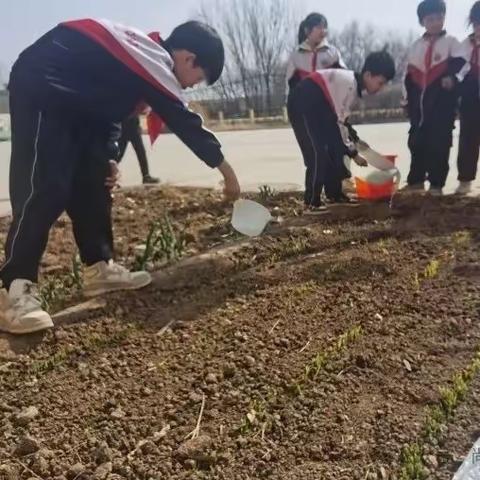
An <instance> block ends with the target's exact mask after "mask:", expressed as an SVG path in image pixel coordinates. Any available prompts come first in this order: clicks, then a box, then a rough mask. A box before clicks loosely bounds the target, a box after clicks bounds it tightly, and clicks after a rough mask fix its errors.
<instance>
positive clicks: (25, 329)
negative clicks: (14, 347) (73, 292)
mask: <svg viewBox="0 0 480 480" xmlns="http://www.w3.org/2000/svg"><path fill="white" fill-rule="evenodd" d="M49 328H53V321H52V318H51V317H50V315H49V314H48V313H47V312H46V311H45V310H43V309H42V303H41V301H40V297H39V295H38V291H37V285H35V284H34V283H32V282H30V281H29V280H21V279H18V280H14V281H13V282H12V284H11V285H10V289H9V291H8V293H7V291H6V290H1V291H0V330H2V331H4V332H7V333H12V334H14V335H23V334H27V333H34V332H40V331H42V330H47V329H49Z"/></svg>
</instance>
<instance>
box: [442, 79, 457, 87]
mask: <svg viewBox="0 0 480 480" xmlns="http://www.w3.org/2000/svg"><path fill="white" fill-rule="evenodd" d="M442 87H443V88H444V89H445V90H453V89H454V88H455V80H454V79H453V78H452V77H444V78H442Z"/></svg>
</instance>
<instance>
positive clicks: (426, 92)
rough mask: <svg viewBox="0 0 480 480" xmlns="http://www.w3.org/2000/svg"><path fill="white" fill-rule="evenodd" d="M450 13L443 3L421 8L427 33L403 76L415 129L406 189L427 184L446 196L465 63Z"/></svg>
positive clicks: (429, 0) (435, 0)
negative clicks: (448, 27) (451, 31)
mask: <svg viewBox="0 0 480 480" xmlns="http://www.w3.org/2000/svg"><path fill="white" fill-rule="evenodd" d="M446 11H447V9H446V4H445V2H444V1H443V0H424V1H422V2H421V3H420V4H419V6H418V10H417V14H418V20H419V22H420V24H421V25H422V26H423V27H424V28H425V33H424V34H423V35H422V37H421V38H419V39H418V40H417V41H416V42H415V43H414V44H413V45H412V47H411V48H410V51H409V54H408V70H407V75H406V78H405V89H406V101H407V112H408V117H409V119H410V125H411V127H410V132H409V139H408V146H409V148H410V152H411V166H410V173H409V175H408V187H407V189H410V190H423V189H424V188H425V181H426V180H428V181H429V183H430V193H431V194H433V195H442V193H443V187H444V186H445V183H446V180H447V176H448V171H449V156H450V149H451V147H452V137H453V128H454V122H455V114H456V107H457V100H458V95H457V82H458V79H457V74H458V73H459V71H460V70H461V69H462V67H463V66H464V64H465V60H464V59H463V58H461V57H460V52H459V47H460V44H459V42H458V40H457V39H456V38H454V37H452V36H450V35H448V34H447V32H446V31H445V30H444V25H445V16H446Z"/></svg>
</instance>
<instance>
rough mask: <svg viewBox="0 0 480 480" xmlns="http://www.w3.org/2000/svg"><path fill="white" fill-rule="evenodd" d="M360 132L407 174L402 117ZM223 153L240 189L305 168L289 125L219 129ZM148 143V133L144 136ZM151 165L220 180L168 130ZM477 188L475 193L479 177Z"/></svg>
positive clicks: (1, 153)
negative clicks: (400, 119)
mask: <svg viewBox="0 0 480 480" xmlns="http://www.w3.org/2000/svg"><path fill="white" fill-rule="evenodd" d="M358 130H359V133H360V135H361V137H362V138H364V139H365V140H366V141H367V142H368V143H370V144H371V145H372V146H374V147H376V149H377V150H379V151H381V152H383V153H386V154H397V155H398V156H399V161H398V166H399V167H400V170H401V172H402V175H403V178H405V177H406V174H407V172H408V165H409V155H408V149H407V145H406V138H407V131H408V125H407V124H405V123H395V124H382V125H365V126H360V127H359V128H358ZM455 134H456V135H455V148H454V149H453V150H452V156H451V159H452V160H451V164H452V170H451V172H450V176H449V181H448V185H447V191H452V190H453V189H454V188H455V187H456V183H457V182H456V176H457V171H456V166H455V163H456V162H455V160H456V155H457V143H458V139H457V136H458V129H457V130H456V131H455ZM219 137H220V140H221V142H222V144H223V145H224V151H225V153H226V155H227V158H228V159H229V160H230V161H231V163H232V164H233V166H234V167H235V169H236V170H237V172H238V175H239V177H240V181H241V183H242V186H243V188H244V189H257V188H258V186H259V185H263V184H269V185H271V186H273V187H275V188H277V189H278V188H301V186H302V183H303V176H304V170H303V166H302V163H301V157H300V153H299V150H298V147H297V145H296V142H295V139H294V137H293V133H292V131H291V130H290V129H276V130H252V131H242V132H225V133H220V134H219ZM145 142H146V144H148V141H147V139H145ZM9 156H10V144H9V143H8V142H6V143H0V213H2V212H3V213H5V212H6V211H8V208H9V204H8V201H1V199H7V198H8V163H9ZM149 156H150V164H151V170H152V173H153V174H154V175H157V176H159V177H160V178H161V179H162V180H163V181H164V182H167V183H170V184H172V185H191V186H207V187H216V186H218V185H219V181H220V180H221V178H220V176H219V174H218V172H216V171H214V170H211V169H209V168H208V167H206V166H205V165H204V164H203V163H202V162H200V161H199V160H197V159H196V157H195V156H194V155H193V154H192V153H191V152H190V151H189V150H188V149H187V148H186V147H185V146H184V145H183V144H182V143H181V142H180V141H179V140H178V139H177V138H176V137H175V136H173V135H164V136H162V137H160V139H159V140H158V141H157V144H156V145H155V147H154V148H153V150H151V151H150V152H149ZM122 173H123V181H122V183H123V185H125V186H130V185H135V184H138V183H139V182H140V172H139V169H138V165H137V162H136V159H135V155H134V152H133V151H132V149H131V148H129V149H128V151H127V155H126V158H125V160H124V163H123V164H122ZM476 191H477V193H480V181H477V184H476Z"/></svg>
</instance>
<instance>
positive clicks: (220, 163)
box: [144, 86, 240, 200]
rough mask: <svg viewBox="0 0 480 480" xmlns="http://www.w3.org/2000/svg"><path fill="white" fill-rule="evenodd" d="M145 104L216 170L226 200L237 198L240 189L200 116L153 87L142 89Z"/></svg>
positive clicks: (216, 140)
mask: <svg viewBox="0 0 480 480" xmlns="http://www.w3.org/2000/svg"><path fill="white" fill-rule="evenodd" d="M144 93H145V101H146V103H148V104H149V105H150V107H151V108H152V109H153V111H154V112H155V113H157V114H158V115H159V116H160V117H162V119H163V120H164V121H165V123H166V124H167V126H168V128H169V129H170V130H171V131H172V132H173V133H174V134H175V135H177V137H178V138H179V139H180V140H181V141H182V142H183V143H184V144H185V145H187V147H188V148H190V150H192V152H193V153H195V155H196V156H197V157H198V158H200V159H201V160H203V161H204V162H205V163H206V164H207V165H208V166H209V167H211V168H218V169H219V171H220V172H221V173H222V175H223V177H224V181H225V194H226V196H227V197H228V198H230V199H233V200H234V199H236V198H238V197H239V196H240V187H239V184H238V180H237V177H236V175H235V172H234V170H233V169H232V167H231V166H230V165H229V163H228V162H227V161H226V160H225V158H224V156H223V153H222V147H221V145H220V142H219V141H218V139H217V137H216V136H215V135H214V133H213V132H211V131H210V130H208V129H206V128H205V127H204V126H203V120H202V117H200V115H198V114H196V113H194V112H192V111H191V110H189V109H188V108H187V107H186V106H185V105H184V104H183V103H182V102H181V101H180V100H175V99H173V98H171V97H170V96H167V94H164V93H162V92H160V91H158V90H156V89H154V88H153V87H150V86H146V87H145V92H144Z"/></svg>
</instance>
